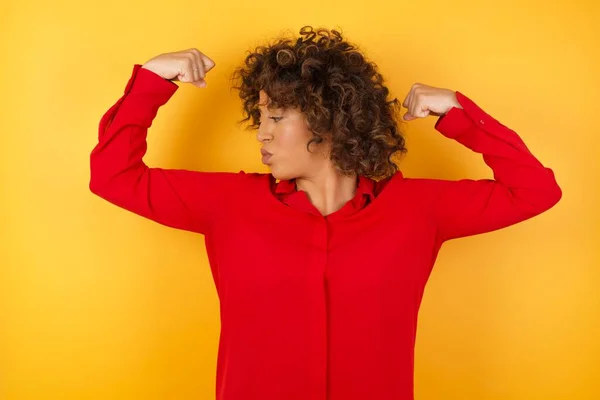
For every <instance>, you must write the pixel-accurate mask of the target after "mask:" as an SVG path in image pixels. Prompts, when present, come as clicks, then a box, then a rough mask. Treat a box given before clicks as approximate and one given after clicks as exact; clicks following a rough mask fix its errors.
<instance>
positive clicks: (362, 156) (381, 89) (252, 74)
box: [232, 26, 406, 179]
mask: <svg viewBox="0 0 600 400" xmlns="http://www.w3.org/2000/svg"><path fill="white" fill-rule="evenodd" d="M232 80H233V81H234V82H235V84H234V86H233V88H234V89H238V90H239V96H240V98H241V100H242V103H243V113H244V118H243V119H242V120H241V121H239V122H240V123H243V122H246V121H250V120H251V124H250V126H249V128H250V129H258V126H259V124H260V111H259V108H258V102H259V92H260V90H264V91H265V92H266V94H267V95H268V97H269V98H270V102H269V107H270V108H284V109H285V108H295V107H298V108H299V109H300V111H301V112H302V113H303V114H304V115H305V118H306V121H307V125H308V127H309V128H310V129H311V131H312V132H313V134H314V137H313V139H311V141H310V142H309V143H308V144H307V148H309V146H310V144H311V143H312V142H315V143H317V144H318V143H321V142H323V141H324V140H325V139H326V138H328V139H330V140H331V160H332V162H333V163H334V165H336V166H337V168H338V169H339V170H340V171H341V172H342V173H343V174H346V175H351V174H353V173H356V174H358V175H365V176H367V177H370V178H372V179H381V178H386V177H389V176H391V175H393V174H394V173H395V172H396V171H397V170H398V167H397V166H396V164H395V163H394V162H393V161H392V156H394V155H395V154H396V153H397V152H399V153H400V154H402V153H404V152H406V148H405V147H404V144H405V141H404V138H403V136H402V135H401V133H400V131H399V129H398V120H397V119H396V115H397V113H396V112H395V111H396V107H398V106H399V102H398V99H396V98H394V99H391V100H388V95H389V90H388V88H387V87H386V86H385V85H384V78H383V77H382V75H381V74H380V73H379V72H378V70H377V66H376V65H375V64H374V63H373V62H370V61H369V60H367V59H366V57H365V56H364V55H363V54H362V53H361V52H360V51H359V50H358V48H357V46H356V45H354V44H352V43H349V42H348V41H346V40H344V39H343V38H342V34H341V33H340V32H339V31H337V30H328V29H325V28H319V29H316V30H315V29H313V28H312V27H311V26H304V27H302V28H301V29H300V37H297V38H285V37H283V38H279V39H276V40H275V42H274V43H271V44H268V45H264V46H258V47H256V49H255V51H254V52H249V54H248V55H247V56H246V58H245V60H244V63H243V65H242V66H240V67H239V68H238V69H236V70H235V71H234V73H233V76H232ZM309 151H310V149H309Z"/></svg>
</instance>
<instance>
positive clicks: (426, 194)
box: [90, 65, 561, 400]
mask: <svg viewBox="0 0 600 400" xmlns="http://www.w3.org/2000/svg"><path fill="white" fill-rule="evenodd" d="M177 88H178V86H177V85H176V84H175V83H173V82H170V81H167V80H164V79H162V78H160V77H159V76H158V75H156V74H154V73H152V72H150V71H148V70H145V69H140V65H135V66H134V69H133V73H132V76H131V78H130V80H129V82H128V84H127V87H126V88H125V93H124V95H123V97H121V98H120V99H119V100H118V101H117V102H116V104H115V105H113V106H112V107H111V108H110V109H109V110H108V111H107V112H106V114H105V115H104V116H103V117H102V119H101V121H100V126H99V142H98V144H97V145H96V147H95V148H94V150H93V151H92V153H91V179H90V189H91V191H92V192H93V193H95V194H97V195H98V196H100V197H102V198H104V199H106V200H108V201H110V202H112V203H114V204H116V205H118V206H119V207H122V208H124V209H127V210H130V211H132V212H134V213H137V214H139V215H142V216H144V217H146V218H150V219H152V220H154V221H157V222H159V223H161V224H164V225H167V226H171V227H175V228H178V229H186V230H190V231H194V232H198V233H201V234H203V235H205V243H206V248H207V252H208V257H209V260H210V265H211V270H212V273H213V277H214V282H215V286H216V289H217V293H218V296H219V300H220V313H221V337H220V343H219V354H218V362H217V377H216V397H217V399H222V400H238V399H239V400H241V399H243V400H251V399H260V400H275V399H277V400H281V399H287V400H294V399H297V400H309V399H310V400H325V399H327V400H354V399H356V400H359V399H360V400H364V399H370V400H384V399H385V400H389V399H412V398H413V354H414V345H415V335H416V330H417V315H418V310H419V305H420V303H421V298H422V295H423V290H424V287H425V284H426V282H427V279H428V277H429V274H430V272H431V269H432V267H433V265H434V262H435V259H436V256H437V254H438V251H439V249H440V247H441V245H442V244H443V243H444V242H445V241H446V240H449V239H453V238H458V237H463V236H467V235H474V234H479V233H483V232H489V231H492V230H495V229H500V228H503V227H506V226H509V225H512V224H515V223H517V222H520V221H523V220H526V219H528V218H531V217H533V216H535V215H537V214H540V213H542V212H544V211H545V210H548V209H549V208H551V207H552V206H553V205H554V204H555V203H557V202H558V201H559V199H560V198H561V189H560V188H559V186H558V185H557V183H556V180H555V178H554V174H553V172H552V170H551V169H549V168H545V167H544V166H543V165H542V164H541V163H540V162H539V161H538V160H537V159H536V158H535V157H534V156H533V155H532V154H531V153H530V152H529V150H528V149H527V147H526V146H525V144H524V143H523V141H522V140H521V139H520V138H519V136H518V135H517V134H516V133H515V132H513V131H512V130H510V129H509V128H507V127H505V126H504V125H502V124H501V123H500V122H498V121H497V120H495V119H494V118H492V117H491V116H490V115H488V114H486V113H485V112H484V111H483V110H482V109H481V108H479V107H478V106H477V105H476V104H475V103H474V102H473V101H471V100H470V99H469V98H467V97H466V96H465V95H463V94H462V93H460V92H457V93H456V95H457V99H458V101H459V102H460V104H461V106H462V107H463V109H461V108H452V109H451V110H450V111H449V112H448V113H447V114H446V115H445V116H444V117H441V118H439V119H438V121H437V123H436V124H435V129H437V130H438V131H439V132H440V133H442V134H443V135H445V136H447V137H449V138H452V139H454V140H456V141H458V142H460V143H462V144H463V145H464V146H466V147H468V148H469V149H471V150H473V151H475V152H478V153H481V154H482V155H483V159H484V161H485V162H486V163H487V165H488V166H490V167H491V168H492V170H493V173H494V180H491V179H482V180H469V179H464V180H459V181H446V180H440V179H417V178H408V177H404V176H403V175H402V173H401V172H398V173H396V174H395V175H393V176H392V177H391V178H389V179H387V180H385V181H382V182H379V183H374V182H373V181H371V180H369V179H366V178H364V177H362V178H360V179H359V181H360V184H361V185H359V189H358V190H357V191H356V198H355V199H354V200H352V201H351V202H350V203H351V204H352V205H348V204H347V205H346V206H345V207H344V208H343V209H342V210H339V211H338V212H335V213H333V214H331V215H329V216H327V217H323V216H321V215H320V214H319V213H318V212H316V213H315V210H316V209H315V208H314V207H312V205H310V204H309V205H307V203H306V201H308V199H307V198H306V196H305V195H303V194H302V192H297V191H295V186H294V183H293V182H289V181H284V182H282V183H280V185H277V187H278V190H277V189H275V190H272V188H273V187H275V186H276V185H275V180H274V178H273V177H272V175H270V174H260V173H245V172H243V171H240V172H238V173H232V172H197V171H188V170H167V169H161V168H150V167H148V166H147V165H146V164H144V162H143V161H142V157H143V156H144V153H145V152H146V134H147V130H148V128H149V127H150V126H151V124H152V121H153V119H154V118H155V116H156V114H157V112H158V109H159V108H160V107H161V106H162V105H163V104H165V103H166V102H167V101H168V100H169V99H170V97H171V96H172V95H173V94H174V93H175V91H176V90H177ZM286 185H287V186H286ZM294 193H297V195H296V198H295V200H294V196H293V195H294ZM298 196H299V197H298ZM303 196H304V197H303ZM356 199H359V200H356ZM311 207H312V209H311Z"/></svg>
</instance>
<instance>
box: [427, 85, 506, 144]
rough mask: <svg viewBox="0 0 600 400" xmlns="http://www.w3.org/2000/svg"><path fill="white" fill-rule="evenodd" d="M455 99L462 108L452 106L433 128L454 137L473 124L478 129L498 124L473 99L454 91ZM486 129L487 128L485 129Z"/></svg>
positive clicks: (467, 129)
mask: <svg viewBox="0 0 600 400" xmlns="http://www.w3.org/2000/svg"><path fill="white" fill-rule="evenodd" d="M456 99H457V100H458V103H459V104H460V105H461V107H462V108H458V107H452V108H451V109H450V111H448V112H447V113H446V114H445V115H443V116H441V117H440V118H439V119H438V120H437V122H436V123H435V129H436V130H437V131H439V132H440V133H442V134H443V135H444V136H447V137H449V138H456V137H457V136H459V135H461V134H462V133H465V132H468V131H469V128H471V127H473V126H474V125H475V126H477V127H478V128H480V129H485V128H486V127H487V128H489V127H492V126H493V125H494V124H499V122H498V121H496V120H495V119H494V118H493V117H492V116H490V115H489V114H487V113H486V112H485V111H483V110H482V109H481V108H480V107H479V106H478V105H477V104H475V102H473V100H471V99H470V98H468V97H467V96H465V95H464V94H462V93H461V92H458V91H457V92H456ZM486 130H487V129H486Z"/></svg>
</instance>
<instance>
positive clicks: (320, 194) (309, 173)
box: [256, 83, 462, 215]
mask: <svg viewBox="0 0 600 400" xmlns="http://www.w3.org/2000/svg"><path fill="white" fill-rule="evenodd" d="M268 101H269V97H268V95H267V94H266V93H265V92H264V91H260V94H259V109H260V112H261V116H260V127H259V128H258V132H257V135H256V138H257V140H258V141H259V142H260V143H261V144H262V148H263V149H265V150H266V151H268V152H269V153H271V154H273V156H272V157H271V158H270V160H269V161H268V163H267V165H268V166H269V167H270V169H271V174H272V175H273V176H274V177H275V178H277V179H281V180H287V179H293V178H296V187H297V189H298V190H300V191H304V192H306V194H307V196H308V198H309V200H310V201H311V203H312V204H313V205H314V206H315V207H316V208H317V209H318V210H319V211H320V212H321V214H322V215H329V214H331V213H334V212H335V211H337V210H339V209H340V208H342V207H343V206H344V204H345V203H346V202H348V201H349V200H351V199H352V198H353V197H354V194H355V192H356V186H357V179H356V175H352V176H345V175H343V174H341V173H339V172H338V171H337V169H336V168H335V165H334V164H333V163H332V162H331V160H330V159H329V154H330V150H329V149H330V141H329V140H327V136H326V140H325V141H324V142H322V143H321V144H319V145H317V144H314V143H313V144H311V145H310V150H311V152H309V151H308V150H307V148H306V144H307V143H308V142H309V141H310V140H311V138H312V137H313V135H312V132H311V131H310V129H309V127H308V125H307V122H306V119H305V117H304V115H303V114H302V113H301V112H300V111H299V110H297V109H269V108H268V107H267V104H268ZM402 105H403V106H404V107H405V108H407V112H406V113H405V114H404V117H403V118H404V120H405V121H412V120H414V119H417V118H426V117H427V116H429V115H433V116H438V117H439V116H442V115H445V114H446V113H447V112H448V111H450V109H452V107H456V108H462V107H461V105H460V104H459V103H458V101H457V99H456V94H455V92H454V91H452V90H449V89H442V88H435V87H432V86H427V85H423V84H419V83H416V84H414V85H413V86H412V88H411V90H410V91H409V93H408V94H407V95H406V98H405V99H404V102H403V104H402Z"/></svg>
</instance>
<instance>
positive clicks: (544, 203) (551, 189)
mask: <svg viewBox="0 0 600 400" xmlns="http://www.w3.org/2000/svg"><path fill="white" fill-rule="evenodd" d="M562 195H563V193H562V189H561V187H560V186H559V184H558V182H557V181H556V179H555V177H554V174H553V173H550V174H549V178H548V180H547V181H546V183H545V184H544V185H543V186H542V187H540V188H539V190H537V191H536V196H535V197H536V198H535V201H534V202H533V205H534V207H533V208H534V210H533V211H534V214H541V213H543V212H546V211H548V210H549V209H551V208H552V207H554V206H555V205H556V204H558V202H559V201H560V200H561V199H562Z"/></svg>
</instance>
